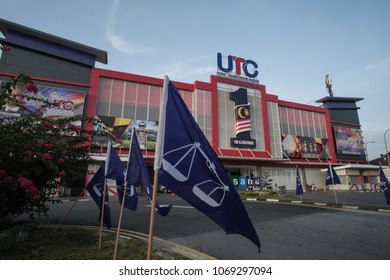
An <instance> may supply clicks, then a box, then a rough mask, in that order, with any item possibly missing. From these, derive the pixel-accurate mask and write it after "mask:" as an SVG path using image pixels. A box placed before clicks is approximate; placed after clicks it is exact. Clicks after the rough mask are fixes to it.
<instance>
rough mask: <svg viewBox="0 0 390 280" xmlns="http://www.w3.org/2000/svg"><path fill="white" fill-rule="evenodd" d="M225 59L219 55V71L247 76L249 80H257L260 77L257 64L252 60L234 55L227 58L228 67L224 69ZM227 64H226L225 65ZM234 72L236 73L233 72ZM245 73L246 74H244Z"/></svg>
mask: <svg viewBox="0 0 390 280" xmlns="http://www.w3.org/2000/svg"><path fill="white" fill-rule="evenodd" d="M222 60H223V57H222V54H221V53H218V54H217V64H218V70H220V71H222V72H224V73H227V74H230V75H232V74H233V75H234V74H235V76H245V77H247V78H249V79H256V78H257V76H258V75H259V72H258V71H257V68H258V66H257V63H256V62H254V61H253V60H250V59H245V58H241V57H236V56H232V55H228V56H227V67H224V65H223V64H224V63H223V61H222ZM225 64H226V63H225ZM233 70H234V71H235V72H233ZM242 72H244V73H242Z"/></svg>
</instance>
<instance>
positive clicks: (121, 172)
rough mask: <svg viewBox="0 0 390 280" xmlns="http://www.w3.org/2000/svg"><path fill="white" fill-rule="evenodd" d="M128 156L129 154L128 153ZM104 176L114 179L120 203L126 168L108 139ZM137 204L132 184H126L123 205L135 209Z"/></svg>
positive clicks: (136, 196)
mask: <svg viewBox="0 0 390 280" xmlns="http://www.w3.org/2000/svg"><path fill="white" fill-rule="evenodd" d="M129 158H130V155H129ZM105 174H106V178H108V179H112V180H115V182H116V190H117V192H118V199H119V203H120V204H121V205H122V201H123V192H124V189H125V182H126V169H125V167H124V166H123V163H122V161H121V159H120V158H119V156H118V154H117V153H116V151H115V149H114V148H113V147H112V145H111V142H110V141H108V145H107V159H106V171H105ZM137 205H138V194H137V192H136V190H135V187H134V185H133V184H129V182H128V184H127V187H126V197H125V201H124V205H123V207H126V208H127V209H129V210H133V211H135V210H137Z"/></svg>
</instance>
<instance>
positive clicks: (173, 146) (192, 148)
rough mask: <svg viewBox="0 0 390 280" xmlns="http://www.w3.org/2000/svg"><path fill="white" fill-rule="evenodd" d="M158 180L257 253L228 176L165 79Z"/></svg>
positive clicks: (253, 234) (254, 237)
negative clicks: (238, 237) (240, 236)
mask: <svg viewBox="0 0 390 280" xmlns="http://www.w3.org/2000/svg"><path fill="white" fill-rule="evenodd" d="M154 168H155V170H157V169H158V170H159V177H158V181H159V183H161V184H162V185H164V186H166V187H167V188H168V189H170V190H171V191H173V192H174V193H175V194H177V195H178V196H180V197H181V198H183V199H184V200H186V201H187V202H188V203H190V204H191V205H192V206H194V207H195V208H196V209H198V210H199V211H201V212H203V213H204V214H205V215H207V216H208V217H209V218H211V219H212V220H213V221H214V222H215V223H216V224H218V225H219V226H220V227H221V228H223V229H224V231H225V232H226V233H227V234H233V233H236V234H240V235H242V236H244V237H246V238H248V239H249V240H251V241H252V242H253V243H254V244H255V245H256V246H257V247H258V249H259V251H260V246H261V245H260V239H259V237H258V235H257V233H256V230H255V228H254V226H253V224H252V222H251V220H250V218H249V216H248V213H247V211H246V209H245V206H244V204H243V203H242V201H241V198H240V196H239V194H238V192H237V191H236V189H235V188H234V185H233V182H232V181H231V179H230V177H229V175H228V173H227V172H226V170H225V168H224V166H223V165H222V163H221V162H220V161H219V159H218V157H217V155H216V154H215V152H214V150H213V149H212V147H211V146H210V143H209V142H208V140H207V138H206V137H205V136H204V134H203V132H202V131H201V129H200V128H199V126H198V124H197V123H196V122H195V120H194V118H193V117H192V115H191V113H190V111H189V110H188V108H187V106H186V105H185V103H184V101H183V100H182V98H181V97H180V94H179V92H178V91H177V89H176V88H175V86H174V85H173V84H172V82H170V81H169V79H168V77H166V78H165V82H164V92H163V98H162V101H161V108H160V120H159V129H158V134H157V147H156V156H155V166H154Z"/></svg>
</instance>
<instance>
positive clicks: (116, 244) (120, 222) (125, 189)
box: [113, 181, 127, 260]
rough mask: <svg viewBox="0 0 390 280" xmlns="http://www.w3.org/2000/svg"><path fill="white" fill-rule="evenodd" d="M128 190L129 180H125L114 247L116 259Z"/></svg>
mask: <svg viewBox="0 0 390 280" xmlns="http://www.w3.org/2000/svg"><path fill="white" fill-rule="evenodd" d="M126 192H127V182H126V181H125V187H124V189H123V197H122V205H121V210H120V212H119V220H118V229H117V232H116V240H115V249H114V257H113V259H114V260H116V255H117V250H118V241H119V233H120V230H121V224H122V214H123V205H124V204H125V200H126Z"/></svg>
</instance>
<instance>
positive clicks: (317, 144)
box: [282, 134, 331, 159]
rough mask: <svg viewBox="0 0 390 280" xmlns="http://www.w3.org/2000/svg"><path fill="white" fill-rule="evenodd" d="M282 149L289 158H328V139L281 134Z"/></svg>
mask: <svg viewBox="0 0 390 280" xmlns="http://www.w3.org/2000/svg"><path fill="white" fill-rule="evenodd" d="M282 150H283V153H284V154H285V155H287V156H288V157H289V158H313V159H330V158H331V156H330V151H329V146H328V139H325V138H319V137H308V136H297V135H290V134H287V135H286V134H283V135H282Z"/></svg>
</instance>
